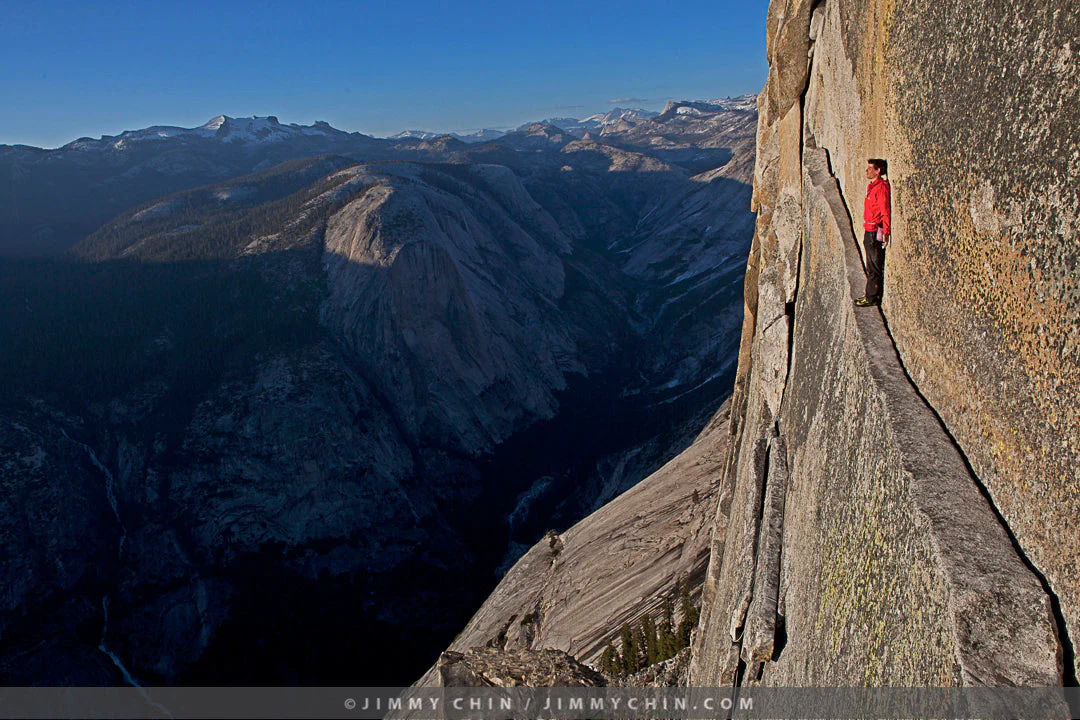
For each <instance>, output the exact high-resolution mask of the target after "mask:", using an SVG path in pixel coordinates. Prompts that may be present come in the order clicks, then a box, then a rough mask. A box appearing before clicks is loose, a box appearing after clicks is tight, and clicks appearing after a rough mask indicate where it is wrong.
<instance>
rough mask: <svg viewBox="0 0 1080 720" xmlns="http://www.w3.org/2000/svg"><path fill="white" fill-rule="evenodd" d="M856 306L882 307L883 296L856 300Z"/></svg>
mask: <svg viewBox="0 0 1080 720" xmlns="http://www.w3.org/2000/svg"><path fill="white" fill-rule="evenodd" d="M855 304H856V305H858V306H859V307H870V306H871V305H880V304H881V296H880V295H872V296H870V297H861V298H855Z"/></svg>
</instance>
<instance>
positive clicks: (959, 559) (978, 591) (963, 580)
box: [807, 134, 1063, 685]
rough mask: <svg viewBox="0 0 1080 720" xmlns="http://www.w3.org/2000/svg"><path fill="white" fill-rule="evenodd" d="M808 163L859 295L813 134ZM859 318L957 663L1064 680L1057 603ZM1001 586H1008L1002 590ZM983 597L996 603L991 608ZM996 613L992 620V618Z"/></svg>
mask: <svg viewBox="0 0 1080 720" xmlns="http://www.w3.org/2000/svg"><path fill="white" fill-rule="evenodd" d="M807 140H808V143H807V148H808V149H810V150H811V152H810V153H808V155H815V156H816V162H815V161H814V160H812V159H811V160H810V161H809V162H808V163H807V165H808V169H809V172H810V177H811V178H812V180H813V183H814V186H815V187H816V188H817V190H818V191H819V192H821V193H822V195H823V196H824V197H825V199H826V201H827V203H828V205H829V207H830V209H831V211H832V215H833V218H832V219H833V222H834V223H835V225H836V227H837V229H838V230H839V233H840V237H841V240H842V242H843V245H844V248H845V257H846V260H847V279H848V282H849V292H848V295H849V297H850V296H854V295H855V294H856V292H857V288H858V284H859V282H860V281H861V279H862V278H861V277H860V275H862V276H863V277H864V272H860V271H861V270H862V264H861V263H860V262H858V261H857V258H858V257H859V253H858V251H857V247H858V246H857V243H856V240H855V234H854V230H853V223H852V220H851V213H850V211H849V209H848V206H847V203H846V201H845V199H844V197H843V191H842V188H841V187H840V183H839V181H838V180H837V178H836V176H835V175H834V174H833V173H832V172H831V168H830V164H829V162H828V161H827V157H828V151H827V150H826V149H821V148H817V146H816V139H815V138H814V136H813V134H810V135H809V136H808V138H807ZM848 311H849V312H853V313H854V316H855V326H856V328H857V331H858V333H859V335H860V336H861V339H862V342H863V344H864V348H865V350H866V353H867V356H868V360H869V370H870V374H871V377H872V378H873V380H874V382H875V384H876V385H877V387H878V388H879V389H880V391H881V395H882V399H883V401H884V409H885V412H886V413H887V415H888V417H889V420H890V422H889V427H890V430H891V432H892V433H893V434H894V436H895V437H894V439H895V442H896V444H897V445H898V449H899V451H900V454H901V458H900V460H901V463H902V465H903V467H904V469H905V470H906V471H907V472H909V473H910V475H911V478H912V481H913V487H912V489H913V500H914V501H915V504H916V507H917V508H918V509H919V511H920V513H921V514H922V515H923V516H924V517H926V518H927V520H928V521H929V524H930V533H931V539H932V540H933V542H934V546H935V551H936V553H937V555H938V560H939V562H940V563H941V565H942V569H943V570H944V572H945V577H946V580H947V582H948V583H949V586H950V594H951V596H950V598H949V604H950V611H951V614H952V616H953V617H952V622H953V635H954V641H955V642H956V655H957V662H958V664H959V666H960V668H961V678H962V681H963V682H964V684H976V685H982V684H988V685H994V684H999V683H1005V684H1019V685H1025V684H1040V683H1041V684H1047V685H1054V684H1060V683H1061V682H1062V667H1061V663H1062V655H1063V650H1062V646H1061V640H1060V637H1059V633H1058V627H1057V622H1056V621H1053V610H1052V607H1051V606H1052V600H1051V598H1050V597H1049V596H1048V594H1047V593H1046V592H1045V588H1044V586H1043V584H1042V583H1039V582H1037V575H1036V574H1034V573H1033V572H1032V568H1031V566H1030V564H1029V563H1028V562H1026V559H1025V558H1024V556H1023V552H1022V550H1021V549H1019V547H1018V545H1016V544H1015V542H1014V541H1013V540H1012V539H1011V537H1010V535H1011V533H1010V532H1009V530H1008V527H1007V525H1006V524H1004V523H1003V522H1002V520H1001V516H1000V514H999V513H998V512H997V510H996V509H995V508H994V507H993V504H992V503H991V502H990V500H989V498H988V497H987V494H986V493H985V491H984V490H983V489H982V486H981V483H980V482H979V480H978V478H977V477H976V476H975V474H974V473H973V472H972V471H971V468H970V465H968V463H967V462H966V459H965V458H964V456H963V453H962V452H961V450H960V448H959V446H958V445H957V444H956V442H955V441H954V439H953V438H952V437H951V436H950V435H949V434H948V432H947V431H946V429H945V427H944V425H943V424H942V423H941V421H940V418H939V416H938V414H937V412H936V411H935V410H934V408H933V407H932V406H931V405H930V404H929V403H928V402H926V400H925V398H924V397H923V396H922V395H921V394H920V393H919V390H918V387H917V386H916V385H915V383H914V382H913V381H912V380H911V378H910V375H909V374H908V373H907V371H906V369H905V368H904V366H903V363H902V361H901V358H900V354H899V351H898V350H897V347H896V344H895V342H894V341H893V338H892V336H891V335H890V334H889V333H888V330H887V327H886V323H885V319H884V315H883V314H882V313H881V311H880V310H875V309H874V308H872V307H871V308H864V309H857V310H850V309H849V310H848ZM1003 585H1008V586H1009V588H1008V590H1006V591H1003V587H1002V586H1003ZM987 597H995V599H996V603H995V605H997V607H994V608H993V609H989V605H988V604H987V603H986V598H987ZM997 613H1002V614H1003V615H1006V616H1013V619H1014V622H1015V623H1016V625H1015V627H1016V628H1018V630H1019V632H1020V633H1022V634H1024V635H1026V636H1027V637H1025V638H1023V639H1022V640H1021V643H1024V642H1027V643H1028V644H1027V652H1026V653H1024V654H1023V655H1021V656H1019V657H1011V658H1010V657H1009V653H1010V652H1016V647H1015V645H1016V640H1017V638H1013V637H1008V638H1006V635H1004V634H1002V633H1003V632H1005V633H1007V632H1008V630H1005V631H1002V630H1000V629H999V630H992V628H995V627H998V628H1000V626H1001V623H1002V620H1003V619H1004V618H1002V617H997V616H996V614H997ZM992 615H993V616H994V617H991V616H992Z"/></svg>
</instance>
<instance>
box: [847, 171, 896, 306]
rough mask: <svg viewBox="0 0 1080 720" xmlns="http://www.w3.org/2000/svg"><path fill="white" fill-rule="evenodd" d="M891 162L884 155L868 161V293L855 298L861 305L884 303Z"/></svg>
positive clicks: (865, 227) (865, 222)
mask: <svg viewBox="0 0 1080 720" xmlns="http://www.w3.org/2000/svg"><path fill="white" fill-rule="evenodd" d="M888 174H889V164H888V162H886V161H885V160H882V159H881V158H870V159H869V160H867V161H866V179H867V180H869V181H870V184H869V185H867V187H866V202H865V204H864V205H863V230H865V231H866V234H865V235H864V236H863V248H864V249H865V250H866V292H865V294H864V295H863V296H862V297H861V298H857V299H856V300H855V304H856V305H858V306H859V307H868V306H870V305H880V304H881V287H882V278H883V276H884V274H885V247H886V246H887V245H888V244H889V233H890V232H891V230H892V225H891V222H890V213H891V199H892V188H891V187H890V186H889V178H888Z"/></svg>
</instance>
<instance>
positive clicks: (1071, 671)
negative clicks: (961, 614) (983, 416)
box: [789, 133, 1077, 687]
mask: <svg viewBox="0 0 1080 720" xmlns="http://www.w3.org/2000/svg"><path fill="white" fill-rule="evenodd" d="M807 147H815V148H817V147H819V146H818V145H817V144H816V138H815V137H814V135H813V133H808V137H807ZM820 149H821V150H822V151H823V152H824V153H825V160H826V163H825V165H826V168H827V170H828V173H829V177H830V178H832V180H833V181H834V182H836V187H837V190H838V191H839V192H838V195H839V199H840V203H841V205H842V206H843V208H844V211H845V213H846V215H847V217H846V221H847V223H848V224H849V226H850V227H852V228H854V227H855V225H854V221H853V219H852V218H853V216H852V214H851V209H850V207H849V206H848V202H847V198H846V197H845V196H844V192H843V187H842V186H841V185H840V182H839V181H838V180H837V178H836V175H835V174H834V173H833V168H832V156H831V153H830V152H829V149H828V148H820ZM840 220H841V218H837V221H840ZM853 233H854V231H853ZM855 237H856V238H857V237H858V235H857V234H855ZM856 245H857V243H856ZM856 250H858V247H856ZM857 255H858V256H859V257H860V259H862V253H861V252H858V253H857ZM863 271H864V272H865V271H866V268H865V262H864V264H863ZM878 313H879V315H880V316H881V321H882V325H883V326H884V329H885V334H886V336H887V337H888V339H889V342H890V343H891V344H892V350H893V352H894V353H895V357H896V361H897V363H898V364H899V366H900V369H901V371H902V372H903V374H904V377H905V378H906V379H907V381H908V383H909V384H910V386H911V389H912V390H914V392H915V395H916V396H917V397H918V398H919V399H920V400H922V402H923V404H924V405H925V406H926V408H927V409H929V411H930V413H931V414H932V415H933V417H934V419H935V420H936V421H937V423H938V426H939V427H940V428H941V431H942V433H944V435H945V437H947V438H948V439H949V442H950V443H951V444H952V446H953V449H954V450H955V451H956V453H957V455H958V456H959V458H960V460H961V461H962V462H963V464H964V467H965V468H966V469H967V471H968V474H969V476H970V477H971V479H972V481H973V483H974V485H975V487H976V489H977V490H978V491H979V493H980V494H981V495H982V496H983V498H984V499H985V500H986V503H987V505H988V506H989V507H990V510H991V512H992V513H993V515H994V517H995V518H996V519H997V521H998V524H999V525H1000V526H1001V528H1002V530H1004V532H1005V535H1006V537H1007V538H1008V539H1009V542H1010V543H1011V544H1012V547H1013V550H1014V551H1015V552H1016V555H1017V557H1019V559H1020V561H1021V562H1022V563H1023V564H1024V566H1025V567H1026V568H1027V569H1028V570H1029V571H1030V572H1031V574H1032V575H1033V576H1034V577H1035V578H1036V580H1038V582H1039V585H1040V586H1041V587H1042V590H1043V592H1044V593H1045V594H1046V596H1047V599H1048V600H1049V602H1050V606H1051V610H1052V613H1053V616H1054V624H1055V626H1056V627H1055V630H1056V631H1057V639H1058V643H1059V645H1060V647H1061V652H1062V659H1063V678H1062V680H1063V683H1064V685H1066V686H1072V687H1075V686H1077V677H1076V670H1075V664H1074V662H1075V650H1074V648H1073V644H1072V640H1071V638H1070V637H1069V630H1068V626H1067V624H1066V622H1065V616H1064V614H1063V612H1062V610H1061V600H1060V599H1059V598H1058V596H1057V593H1055V592H1054V590H1053V588H1052V587H1051V585H1050V583H1049V581H1048V580H1047V578H1046V575H1045V574H1043V572H1042V571H1041V570H1039V568H1038V567H1037V566H1036V565H1035V563H1034V562H1033V561H1032V560H1031V558H1030V557H1028V554H1027V552H1026V551H1025V550H1024V547H1023V545H1021V544H1020V541H1019V540H1018V539H1017V537H1016V535H1015V534H1014V533H1013V530H1012V527H1011V526H1010V525H1009V523H1008V521H1007V520H1006V519H1005V516H1004V515H1003V514H1002V512H1001V509H1000V508H999V507H998V505H997V503H996V502H994V497H993V495H992V494H991V492H990V490H989V488H987V487H986V485H985V484H984V483H983V481H982V479H981V478H980V477H979V475H978V474H977V473H976V472H975V469H974V467H973V466H972V464H971V462H970V460H968V457H967V454H966V453H965V452H964V450H963V447H962V446H961V445H960V443H959V442H958V441H957V439H956V437H955V436H954V435H953V434H952V432H950V431H949V428H948V426H947V425H946V424H945V421H944V420H943V419H942V417H941V414H940V413H939V412H938V410H937V408H936V407H934V405H933V404H932V403H931V402H930V400H929V399H928V398H927V397H926V396H925V395H924V394H923V392H922V390H920V389H919V385H918V383H917V382H916V381H915V378H914V377H913V376H912V374H911V372H910V371H909V370H908V368H907V365H906V364H905V363H904V358H903V356H902V355H901V354H900V348H899V347H898V346H897V344H896V339H895V337H894V336H893V333H892V329H891V328H890V327H889V320H888V317H887V316H886V315H885V312H884V311H883V310H882V309H881V308H880V307H879V308H878ZM789 371H790V368H789Z"/></svg>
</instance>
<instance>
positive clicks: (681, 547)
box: [418, 404, 728, 685]
mask: <svg viewBox="0 0 1080 720" xmlns="http://www.w3.org/2000/svg"><path fill="white" fill-rule="evenodd" d="M727 411H728V406H727V405H726V404H725V405H724V406H723V407H722V408H721V410H720V412H719V413H717V415H716V416H715V417H714V418H713V420H712V422H710V423H709V425H708V426H707V427H706V429H705V430H704V431H703V432H702V433H701V434H700V435H699V436H698V438H697V440H695V441H694V443H693V444H692V445H691V446H690V447H689V448H687V449H686V450H685V451H684V452H682V453H681V454H680V455H679V456H677V457H676V458H675V459H673V460H672V461H671V462H669V463H668V464H667V465H665V466H664V467H663V468H661V469H660V470H658V471H657V472H656V473H654V474H653V475H651V476H649V477H648V478H646V479H645V480H643V481H641V483H639V484H638V485H637V486H635V487H634V488H632V489H631V490H628V491H627V492H625V493H623V494H622V495H620V496H619V497H618V498H616V499H615V500H613V501H611V502H609V503H608V504H606V505H604V506H603V507H602V508H600V509H599V510H597V511H596V512H595V513H593V514H592V515H590V516H589V517H587V518H585V519H584V520H582V521H581V522H579V523H577V524H576V525H574V526H573V527H571V528H570V529H569V530H567V531H566V532H564V533H561V534H554V533H551V534H549V535H548V537H546V538H544V539H543V540H541V541H540V542H539V543H537V544H536V545H535V546H533V548H532V549H531V550H529V552H528V553H526V554H525V556H524V557H522V558H521V559H520V560H518V562H517V563H516V564H515V565H514V566H513V567H512V568H511V569H510V571H509V572H507V573H506V575H505V576H504V577H503V579H502V582H500V583H499V585H498V587H496V588H495V591H494V592H493V593H492V594H491V596H490V597H488V599H487V601H486V602H485V603H484V605H483V606H482V607H481V608H480V609H479V610H478V611H477V613H476V614H475V615H474V616H473V618H472V620H470V621H469V624H468V625H467V626H466V627H465V629H464V630H462V632H461V633H460V634H459V635H458V637H457V638H456V639H455V640H454V643H453V644H452V645H451V646H450V648H449V650H450V651H452V652H464V651H466V650H468V649H469V648H476V647H490V648H496V649H498V650H505V651H506V652H508V653H509V652H511V651H514V650H520V649H533V650H539V649H545V648H549V649H554V650H561V651H564V652H567V653H570V654H571V655H573V656H574V657H575V658H577V659H578V660H579V661H581V662H585V663H591V664H592V665H594V666H596V665H598V664H599V660H600V656H601V655H602V653H603V651H604V647H605V646H606V644H607V643H608V641H612V642H614V643H615V644H616V645H617V644H618V637H617V635H618V632H619V628H620V627H621V626H622V625H623V623H630V624H632V625H633V624H635V623H638V622H639V621H640V620H641V618H642V617H643V615H644V614H646V613H649V614H652V615H653V616H654V617H658V616H659V614H660V612H661V607H662V604H663V600H664V598H665V597H672V596H673V595H674V591H675V583H676V580H677V578H679V577H680V576H685V577H687V579H688V580H689V581H690V582H691V585H692V586H693V587H694V588H698V587H700V578H701V576H702V574H703V573H704V571H705V565H706V563H707V562H708V552H709V521H710V520H711V517H712V513H711V509H712V508H713V507H714V505H715V502H716V493H715V490H716V483H715V480H716V478H717V476H718V474H719V471H720V466H721V463H722V462H723V458H724V455H725V452H726V447H727V438H728V432H727V416H728V412H727ZM679 667H682V665H679ZM438 671H439V667H438V666H436V667H432V668H431V670H429V671H428V673H427V674H426V675H425V676H424V678H423V679H421V680H420V682H419V683H418V684H419V685H431V684H434V683H436V682H437V674H438ZM674 671H675V670H673V669H672V668H667V672H668V673H671V672H674ZM661 674H662V673H661ZM653 680H654V681H657V682H662V680H656V679H655V678H653Z"/></svg>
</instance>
